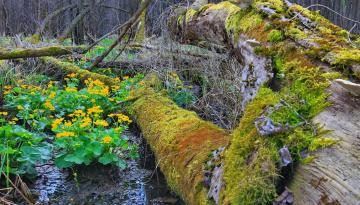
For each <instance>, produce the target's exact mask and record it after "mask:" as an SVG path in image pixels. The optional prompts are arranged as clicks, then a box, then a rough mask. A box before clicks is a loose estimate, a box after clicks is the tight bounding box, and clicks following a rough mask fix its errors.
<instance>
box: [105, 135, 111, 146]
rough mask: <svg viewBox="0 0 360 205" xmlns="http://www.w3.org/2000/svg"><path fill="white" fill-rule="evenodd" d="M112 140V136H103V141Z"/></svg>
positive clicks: (107, 142) (108, 141)
mask: <svg viewBox="0 0 360 205" xmlns="http://www.w3.org/2000/svg"><path fill="white" fill-rule="evenodd" d="M111 141H112V138H111V137H110V136H105V137H104V138H103V143H105V144H109V143H110V142H111Z"/></svg>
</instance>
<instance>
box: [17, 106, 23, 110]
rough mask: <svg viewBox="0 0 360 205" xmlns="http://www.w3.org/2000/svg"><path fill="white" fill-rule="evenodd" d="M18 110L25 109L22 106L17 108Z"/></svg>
mask: <svg viewBox="0 0 360 205" xmlns="http://www.w3.org/2000/svg"><path fill="white" fill-rule="evenodd" d="M16 108H17V109H18V110H23V109H24V107H23V106H21V105H18V106H16Z"/></svg>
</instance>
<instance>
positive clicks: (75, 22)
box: [59, 0, 103, 40]
mask: <svg viewBox="0 0 360 205" xmlns="http://www.w3.org/2000/svg"><path fill="white" fill-rule="evenodd" d="M102 1H103V0H98V1H97V2H96V3H95V5H94V7H95V6H97V5H99V4H100V3H102ZM94 7H87V8H85V9H83V10H81V11H80V13H79V15H77V16H76V17H75V19H73V21H72V22H71V23H70V25H69V26H68V27H67V28H66V29H65V30H64V31H63V33H62V34H61V35H60V37H59V39H60V40H65V39H66V38H67V37H68V36H69V35H70V34H71V32H73V31H74V29H75V28H76V26H77V25H78V24H79V23H80V22H81V21H82V20H83V19H84V18H85V16H86V15H88V14H89V13H90V11H91V10H92V9H94Z"/></svg>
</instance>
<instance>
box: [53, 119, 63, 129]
mask: <svg viewBox="0 0 360 205" xmlns="http://www.w3.org/2000/svg"><path fill="white" fill-rule="evenodd" d="M62 121H64V118H59V119H56V120H54V121H53V123H52V124H51V129H56V128H57V127H58V126H59V125H60V124H61V122H62Z"/></svg>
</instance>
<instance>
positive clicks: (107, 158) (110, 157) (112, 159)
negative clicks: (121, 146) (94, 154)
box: [98, 153, 118, 165]
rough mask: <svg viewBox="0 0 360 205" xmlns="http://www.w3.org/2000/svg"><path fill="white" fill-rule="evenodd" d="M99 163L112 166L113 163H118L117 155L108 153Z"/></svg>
mask: <svg viewBox="0 0 360 205" xmlns="http://www.w3.org/2000/svg"><path fill="white" fill-rule="evenodd" d="M98 161H99V162H100V163H101V164H103V165H107V164H110V163H112V162H117V161H118V157H117V156H116V155H115V154H112V153H106V154H104V155H103V156H102V157H100V158H99V160H98Z"/></svg>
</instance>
